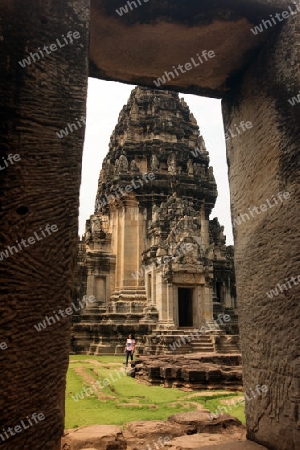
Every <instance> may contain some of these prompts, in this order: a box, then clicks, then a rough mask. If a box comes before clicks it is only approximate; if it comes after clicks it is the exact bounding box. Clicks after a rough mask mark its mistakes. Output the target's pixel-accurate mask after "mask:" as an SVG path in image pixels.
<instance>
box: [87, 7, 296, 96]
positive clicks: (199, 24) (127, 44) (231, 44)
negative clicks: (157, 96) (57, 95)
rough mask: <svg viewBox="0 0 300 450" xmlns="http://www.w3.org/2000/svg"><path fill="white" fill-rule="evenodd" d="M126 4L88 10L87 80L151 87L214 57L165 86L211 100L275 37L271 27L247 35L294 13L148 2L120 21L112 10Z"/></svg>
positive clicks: (262, 8) (130, 11) (251, 8)
mask: <svg viewBox="0 0 300 450" xmlns="http://www.w3.org/2000/svg"><path fill="white" fill-rule="evenodd" d="M124 3H125V5H126V2H124V1H123V0H122V1H118V2H114V3H112V2H111V0H92V2H91V47H90V73H91V75H92V76H94V77H96V78H101V79H108V80H122V81H126V82H129V83H131V84H143V85H145V86H149V87H155V85H154V83H153V80H155V79H156V78H158V77H161V76H162V75H163V74H164V72H165V71H167V72H170V71H171V70H172V67H173V66H174V65H175V66H176V67H177V66H178V64H181V65H184V64H186V63H188V62H190V61H191V58H192V57H194V58H195V57H196V55H197V53H200V54H201V52H202V51H203V50H205V49H206V50H207V51H209V50H213V51H215V54H216V57H215V58H213V59H210V60H208V61H205V62H204V63H203V64H201V65H200V66H199V67H195V68H194V69H193V70H189V71H186V73H183V74H182V73H181V74H180V76H179V77H177V76H176V75H175V77H174V78H175V79H172V76H169V78H170V81H168V80H167V79H166V81H167V82H166V84H165V85H164V87H166V88H170V89H175V90H180V91H181V92H185V91H188V92H190V93H196V94H200V95H208V96H213V97H215V96H217V97H221V96H222V95H223V94H224V92H226V91H228V90H229V89H230V87H231V86H232V84H233V83H234V81H235V79H236V77H237V75H238V74H240V73H242V72H243V71H244V70H245V68H246V67H247V65H248V64H249V62H250V61H251V59H252V57H253V54H254V53H255V52H257V51H258V50H259V49H260V48H261V47H262V46H263V44H264V43H265V42H266V41H267V40H268V38H269V36H270V34H272V32H273V29H272V28H271V27H270V28H269V29H265V30H264V32H262V33H258V35H254V34H253V33H251V31H250V29H251V28H252V27H253V26H255V25H256V24H259V23H260V22H261V20H263V19H268V18H269V17H270V14H272V15H273V16H275V14H276V13H278V12H281V11H284V10H286V9H287V8H288V6H289V5H293V2H292V1H289V0H272V1H269V0H239V1H236V0H228V1H226V2H225V3H224V0H216V1H214V2H213V3H212V2H211V1H201V2H192V3H191V2H187V3H182V1H181V0H173V1H172V2H171V3H170V2H168V1H167V0H151V1H150V2H147V3H143V1H141V6H138V7H137V8H136V9H135V7H134V6H132V9H129V10H128V11H129V12H128V13H127V14H123V15H122V17H120V16H119V15H118V13H117V12H116V9H117V8H119V7H120V6H123V5H124ZM137 5H138V3H137ZM128 49H130V52H129V51H128ZM179 73H180V72H179ZM138 80H139V81H138Z"/></svg>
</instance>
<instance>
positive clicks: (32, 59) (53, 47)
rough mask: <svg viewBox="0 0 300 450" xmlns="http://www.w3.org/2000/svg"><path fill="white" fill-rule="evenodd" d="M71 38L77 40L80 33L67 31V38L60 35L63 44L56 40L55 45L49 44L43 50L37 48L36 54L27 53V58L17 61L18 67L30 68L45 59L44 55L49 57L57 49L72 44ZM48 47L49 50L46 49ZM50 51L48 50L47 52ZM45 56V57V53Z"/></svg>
mask: <svg viewBox="0 0 300 450" xmlns="http://www.w3.org/2000/svg"><path fill="white" fill-rule="evenodd" d="M73 38H74V39H79V38H80V33H79V32H78V31H74V32H73V31H69V32H68V33H67V37H65V36H64V35H62V37H61V38H59V39H62V41H63V42H65V43H63V42H60V40H59V39H56V41H55V43H53V44H50V45H49V46H47V45H44V47H43V50H44V51H43V50H41V49H40V47H38V53H32V52H30V53H29V56H28V58H24V59H23V60H22V61H19V64H20V66H21V67H22V68H23V69H24V68H25V67H27V66H30V65H31V64H32V63H35V62H37V61H40V59H42V58H45V56H46V55H51V53H53V52H56V50H58V49H59V48H63V47H66V45H69V44H73V42H74V41H73ZM48 47H49V48H48ZM49 49H50V50H49ZM44 52H45V53H46V55H45V53H44Z"/></svg>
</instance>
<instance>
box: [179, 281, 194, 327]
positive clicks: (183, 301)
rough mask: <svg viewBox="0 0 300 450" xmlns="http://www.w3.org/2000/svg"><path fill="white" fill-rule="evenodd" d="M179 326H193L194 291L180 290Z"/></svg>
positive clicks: (188, 289)
mask: <svg viewBox="0 0 300 450" xmlns="http://www.w3.org/2000/svg"><path fill="white" fill-rule="evenodd" d="M178 313H179V326H180V327H192V326H193V289H190V288H178Z"/></svg>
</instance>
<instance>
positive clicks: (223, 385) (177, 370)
mask: <svg viewBox="0 0 300 450" xmlns="http://www.w3.org/2000/svg"><path fill="white" fill-rule="evenodd" d="M131 366H132V370H131V373H130V374H131V376H133V377H135V378H137V379H138V380H140V381H143V382H146V383H149V384H152V385H163V386H164V387H169V388H172V387H176V388H185V389H191V390H194V389H223V390H229V391H242V386H243V382H242V359H241V355H239V354H235V355H234V354H220V355H216V354H215V353H208V354H206V355H203V354H198V355H197V354H193V355H184V354H182V355H176V356H170V355H168V356H162V355H159V356H143V357H140V358H138V359H137V360H136V361H134V362H133V363H132V364H131Z"/></svg>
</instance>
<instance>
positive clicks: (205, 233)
mask: <svg viewBox="0 0 300 450" xmlns="http://www.w3.org/2000/svg"><path fill="white" fill-rule="evenodd" d="M200 222H201V238H202V242H203V244H204V245H205V247H208V246H209V221H208V219H207V217H206V214H205V208H204V206H203V207H202V208H201V211H200Z"/></svg>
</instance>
